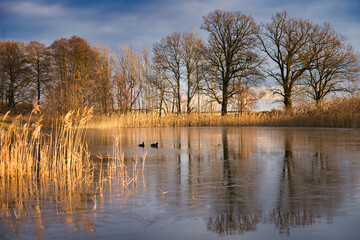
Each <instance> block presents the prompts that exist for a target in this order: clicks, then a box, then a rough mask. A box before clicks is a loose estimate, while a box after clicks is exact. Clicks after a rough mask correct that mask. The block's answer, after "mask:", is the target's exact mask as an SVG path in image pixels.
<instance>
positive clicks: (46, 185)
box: [0, 106, 139, 238]
mask: <svg viewBox="0 0 360 240" xmlns="http://www.w3.org/2000/svg"><path fill="white" fill-rule="evenodd" d="M34 115H37V116H35V117H34ZM92 115H93V113H92V109H83V110H81V111H71V112H68V113H67V114H65V115H63V116H61V117H60V118H59V119H57V120H56V121H55V122H54V123H53V126H52V129H51V131H48V132H47V133H46V132H44V131H43V130H42V121H43V118H44V116H41V115H40V109H39V107H38V106H35V108H34V109H33V111H32V112H31V114H30V116H29V117H28V120H27V121H25V122H24V119H23V118H22V116H17V117H15V118H14V119H13V121H11V122H8V123H7V125H8V126H7V128H0V217H3V216H5V217H6V218H7V219H9V221H10V222H12V220H11V219H16V220H21V219H26V218H29V217H35V219H36V221H38V222H37V223H36V224H38V226H37V227H36V228H38V229H40V230H41V231H43V226H42V223H41V216H42V210H44V209H46V205H47V204H49V202H50V203H51V202H53V201H55V202H56V212H57V214H72V213H73V212H75V211H77V210H78V209H88V207H89V205H93V208H92V209H93V212H94V213H96V210H97V206H98V199H100V200H101V198H102V196H103V189H104V186H105V184H106V185H107V186H109V187H111V185H112V184H113V183H114V181H117V182H118V183H119V184H120V186H121V189H120V190H119V191H121V193H122V194H123V196H124V198H125V197H126V195H128V194H129V193H130V192H131V190H133V189H134V188H135V187H136V184H137V176H138V174H139V170H138V169H137V160H136V161H134V162H133V164H132V168H131V169H127V167H126V165H125V161H124V156H123V153H122V152H121V151H120V146H119V144H116V145H115V146H114V153H113V156H112V157H108V158H111V161H107V162H105V161H104V158H103V157H102V156H99V157H98V159H95V160H93V159H90V151H89V149H88V146H87V144H86V141H85V130H86V129H85V128H84V126H85V125H86V122H87V121H89V120H90V119H91V118H92ZM7 117H8V115H5V116H4V117H3V118H2V122H6V121H7V120H6V118H7ZM34 118H36V119H38V120H37V121H36V122H35V123H34V126H31V125H33V124H32V122H31V121H32V120H31V119H34ZM84 196H91V197H84ZM41 231H40V232H41ZM39 238H41V234H40V236H39Z"/></svg>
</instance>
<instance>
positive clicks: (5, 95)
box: [0, 41, 31, 110]
mask: <svg viewBox="0 0 360 240" xmlns="http://www.w3.org/2000/svg"><path fill="white" fill-rule="evenodd" d="M0 71H1V72H2V73H1V76H2V79H1V80H2V81H1V87H2V89H1V92H2V99H1V100H2V101H4V100H5V102H6V105H7V106H6V107H7V109H6V110H8V109H10V110H13V109H15V105H16V104H17V103H18V102H21V101H24V100H26V98H28V97H29V92H28V89H29V84H30V81H31V78H30V76H31V69H30V66H29V62H28V57H27V52H26V45H25V43H24V42H19V41H5V42H0Z"/></svg>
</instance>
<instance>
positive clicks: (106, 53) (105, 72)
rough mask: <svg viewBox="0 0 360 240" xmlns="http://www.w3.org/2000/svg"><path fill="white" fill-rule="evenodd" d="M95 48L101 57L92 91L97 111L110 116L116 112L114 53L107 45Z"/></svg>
mask: <svg viewBox="0 0 360 240" xmlns="http://www.w3.org/2000/svg"><path fill="white" fill-rule="evenodd" d="M95 48H96V51H98V55H99V58H98V67H97V69H96V75H95V78H94V88H93V90H92V91H93V98H94V105H95V110H96V111H97V112H99V113H102V114H109V113H111V112H112V111H113V110H114V91H113V89H114V83H113V81H114V64H115V58H114V53H113V52H112V51H111V50H110V48H109V47H108V46H107V45H101V46H99V45H97V46H96V47H95Z"/></svg>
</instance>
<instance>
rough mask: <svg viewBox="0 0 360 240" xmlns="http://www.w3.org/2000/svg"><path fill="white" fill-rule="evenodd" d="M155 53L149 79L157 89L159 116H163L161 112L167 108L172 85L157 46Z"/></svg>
mask: <svg viewBox="0 0 360 240" xmlns="http://www.w3.org/2000/svg"><path fill="white" fill-rule="evenodd" d="M153 54H154V57H153V61H152V62H153V66H152V68H151V69H152V72H151V74H149V77H148V80H149V82H150V84H151V85H152V86H153V87H154V88H155V90H156V96H157V100H156V101H157V102H158V103H157V106H158V107H157V108H158V109H159V116H161V113H162V112H163V111H165V109H167V104H166V96H167V95H168V94H169V93H170V90H169V88H170V86H169V81H168V76H167V74H166V68H165V67H163V62H162V56H161V55H160V54H159V52H158V51H157V48H154V49H153Z"/></svg>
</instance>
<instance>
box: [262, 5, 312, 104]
mask: <svg viewBox="0 0 360 240" xmlns="http://www.w3.org/2000/svg"><path fill="white" fill-rule="evenodd" d="M312 30H313V24H312V23H311V22H310V21H308V20H303V19H295V18H289V16H288V14H287V12H281V13H277V14H276V15H275V16H273V18H272V21H271V22H269V23H265V24H262V30H261V32H260V34H259V35H258V36H259V39H260V42H261V50H262V51H263V52H264V53H265V54H266V55H267V56H268V58H269V59H270V62H271V64H270V66H269V68H268V69H267V70H266V73H267V75H268V76H270V77H272V78H273V79H275V80H276V82H277V83H278V84H280V86H281V87H282V91H277V92H275V93H276V94H280V95H281V96H282V97H283V103H284V105H285V109H286V110H291V109H292V94H293V91H294V86H295V85H296V84H299V83H300V80H301V78H302V77H303V76H304V73H305V71H306V70H308V69H309V65H308V64H306V63H309V62H311V61H312V59H313V56H311V55H309V53H310V52H309V51H308V49H307V44H308V42H309V41H310V39H311V37H312ZM304 59H307V60H306V61H304Z"/></svg>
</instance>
